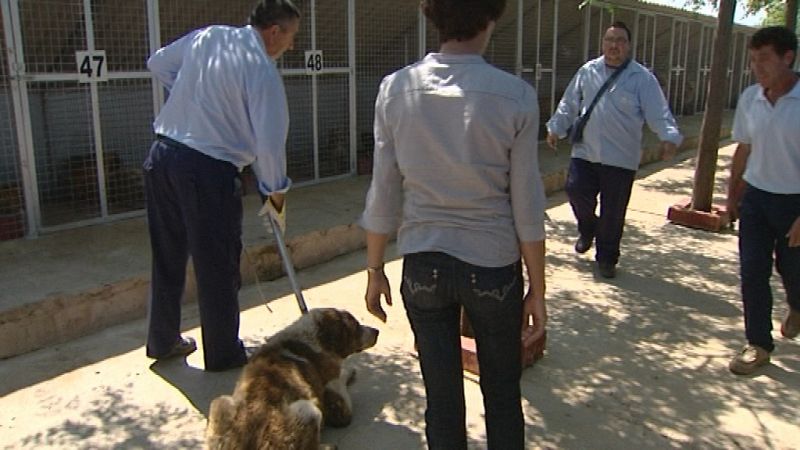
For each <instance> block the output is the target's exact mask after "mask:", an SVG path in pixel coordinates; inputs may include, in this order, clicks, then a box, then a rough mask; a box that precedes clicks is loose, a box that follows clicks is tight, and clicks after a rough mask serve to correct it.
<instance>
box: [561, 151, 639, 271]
mask: <svg viewBox="0 0 800 450" xmlns="http://www.w3.org/2000/svg"><path fill="white" fill-rule="evenodd" d="M635 177H636V171H635V170H630V169H623V168H621V167H614V166H607V165H603V164H600V163H593V162H589V161H586V160H584V159H580V158H572V160H571V161H570V164H569V173H568V175H567V184H566V191H567V196H568V197H569V204H570V206H572V212H573V213H575V218H576V219H577V220H578V233H580V235H581V236H582V237H583V238H584V239H592V238H594V240H595V248H596V250H595V252H596V253H595V260H597V262H602V263H609V264H614V265H616V264H617V262H619V244H620V241H622V230H623V227H624V226H625V213H626V212H627V210H628V201H629V200H630V199H631V190H632V189H633V180H634V178H635ZM598 194H599V195H600V215H599V216H598V215H597V214H596V213H595V210H596V209H597V197H598Z"/></svg>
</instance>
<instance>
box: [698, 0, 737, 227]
mask: <svg viewBox="0 0 800 450" xmlns="http://www.w3.org/2000/svg"><path fill="white" fill-rule="evenodd" d="M735 8H736V1H735V0H720V2H719V15H718V16H717V30H716V32H715V33H714V53H713V55H712V59H711V73H710V74H709V82H708V96H707V97H706V98H707V99H708V100H707V102H706V110H705V113H704V114H703V125H702V128H701V129H700V142H699V144H698V149H697V167H696V168H695V172H694V186H693V189H692V209H694V210H697V211H706V212H710V211H711V203H712V200H713V195H714V172H716V170H717V151H718V149H719V130H720V128H721V126H722V109H723V107H724V102H725V93H726V92H727V91H728V88H727V87H726V86H727V81H728V80H727V70H728V56H729V53H730V42H731V35H732V31H733V13H734V10H735Z"/></svg>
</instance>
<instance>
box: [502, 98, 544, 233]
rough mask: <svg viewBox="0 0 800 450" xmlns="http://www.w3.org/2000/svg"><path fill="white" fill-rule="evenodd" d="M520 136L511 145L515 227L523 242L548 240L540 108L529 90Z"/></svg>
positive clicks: (522, 112) (512, 198)
mask: <svg viewBox="0 0 800 450" xmlns="http://www.w3.org/2000/svg"><path fill="white" fill-rule="evenodd" d="M522 105H523V110H522V111H521V113H520V118H519V122H518V130H519V131H518V133H517V136H516V138H515V139H514V143H513V144H512V146H511V164H510V167H511V173H510V194H511V211H512V214H513V216H514V227H515V229H516V232H517V238H518V239H519V240H520V242H534V241H541V240H544V238H545V231H544V211H545V206H546V197H545V193H544V184H543V183H542V176H541V174H540V173H539V154H538V145H539V139H538V133H539V106H538V102H537V100H536V94H535V93H534V91H533V89H528V90H526V95H525V98H524V99H523V101H522Z"/></svg>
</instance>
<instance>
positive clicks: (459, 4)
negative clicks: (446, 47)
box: [422, 0, 506, 42]
mask: <svg viewBox="0 0 800 450" xmlns="http://www.w3.org/2000/svg"><path fill="white" fill-rule="evenodd" d="M505 8H506V0H423V1H422V11H423V12H424V13H425V16H426V17H427V18H428V19H430V21H431V22H433V25H434V26H435V27H436V29H437V30H438V31H439V42H445V41H449V40H453V39H455V40H457V41H465V40H469V39H472V38H474V37H475V36H477V35H478V33H480V32H481V31H483V30H485V29H486V27H487V26H488V25H489V22H491V21H497V19H499V18H500V16H502V15H503V11H504V10H505Z"/></svg>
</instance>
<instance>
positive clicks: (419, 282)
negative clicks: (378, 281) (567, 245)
mask: <svg viewBox="0 0 800 450" xmlns="http://www.w3.org/2000/svg"><path fill="white" fill-rule="evenodd" d="M522 291H523V280H522V271H521V264H520V263H515V264H512V265H509V266H505V267H500V268H487V267H478V266H473V265H471V264H467V263H465V262H462V261H460V260H458V259H456V258H453V257H451V256H449V255H446V254H444V253H415V254H411V255H406V257H405V259H404V261H403V283H402V285H401V290H400V292H401V293H402V296H403V303H404V304H405V308H406V312H407V314H408V319H409V322H410V323H411V328H412V330H413V331H414V337H415V339H416V344H417V351H418V353H419V362H420V368H421V369H422V377H423V380H424V383H425V392H426V398H427V408H426V411H425V424H426V427H425V433H426V435H427V439H428V447H429V448H430V449H434V450H435V449H446V450H459V449H464V450H465V449H466V448H467V431H466V425H465V417H466V408H465V404H464V381H463V378H462V377H463V373H462V370H463V369H462V365H461V338H460V320H459V319H460V312H461V308H462V306H463V308H464V311H465V312H466V314H467V317H468V318H469V320H470V322H471V323H472V327H473V329H474V331H475V341H476V345H477V352H478V364H479V365H480V369H481V376H480V386H481V392H482V393H483V403H484V409H485V412H486V435H487V443H488V448H489V449H498V450H514V449H522V448H523V447H524V442H525V429H524V419H523V416H522V403H521V392H520V377H521V375H522V364H521V360H520V352H521V348H520V347H521V342H520V338H521V330H522Z"/></svg>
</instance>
